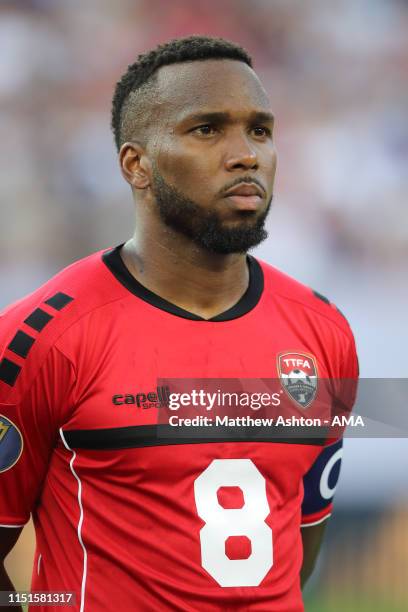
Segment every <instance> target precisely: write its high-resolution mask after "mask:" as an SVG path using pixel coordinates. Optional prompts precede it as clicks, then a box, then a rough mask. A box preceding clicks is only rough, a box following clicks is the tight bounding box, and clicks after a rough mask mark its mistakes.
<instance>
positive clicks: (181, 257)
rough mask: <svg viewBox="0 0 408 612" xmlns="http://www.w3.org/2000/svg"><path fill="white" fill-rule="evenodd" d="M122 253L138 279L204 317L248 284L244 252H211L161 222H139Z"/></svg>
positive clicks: (233, 301) (222, 307)
mask: <svg viewBox="0 0 408 612" xmlns="http://www.w3.org/2000/svg"><path fill="white" fill-rule="evenodd" d="M121 256H122V259H123V261H124V263H125V265H126V267H127V268H128V270H129V272H130V273H131V274H132V275H133V276H134V277H135V278H136V279H137V280H138V281H139V282H140V283H141V284H142V285H144V286H145V287H147V288H148V289H150V290H151V291H153V292H154V293H157V294H158V295H159V296H161V297H162V298H164V299H166V300H168V301H169V302H171V303H173V304H175V305H177V306H179V307H180V308H183V309H184V310H187V311H189V312H192V313H194V314H196V315H198V316H200V317H203V318H204V319H210V318H212V317H214V316H216V315H218V314H220V313H221V312H224V311H226V310H228V308H231V307H232V306H233V305H234V304H236V303H237V302H238V300H239V299H240V298H241V297H242V295H243V294H244V293H245V291H246V289H247V287H248V282H249V273H248V267H247V264H246V255H245V254H244V253H232V254H229V255H218V254H216V253H210V252H208V251H206V250H205V249H203V248H200V247H199V246H197V245H195V244H194V243H192V242H191V240H189V239H188V238H186V237H184V236H181V235H180V234H178V233H176V232H173V230H171V229H170V228H168V227H165V226H162V225H161V224H156V227H154V228H152V227H149V228H146V227H144V228H142V227H140V225H139V224H138V229H137V231H136V232H135V234H134V236H133V237H132V238H131V239H130V240H128V241H127V242H126V244H125V245H124V246H123V247H122V250H121Z"/></svg>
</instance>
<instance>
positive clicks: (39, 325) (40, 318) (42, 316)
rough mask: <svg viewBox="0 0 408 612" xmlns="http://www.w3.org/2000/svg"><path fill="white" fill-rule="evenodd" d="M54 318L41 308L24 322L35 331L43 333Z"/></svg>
mask: <svg viewBox="0 0 408 612" xmlns="http://www.w3.org/2000/svg"><path fill="white" fill-rule="evenodd" d="M53 318H54V317H53V316H52V315H50V314H48V313H47V312H45V310H42V309H41V308H36V309H35V310H34V312H32V313H31V314H30V315H29V316H28V317H27V318H26V319H25V321H24V323H25V324H26V325H28V326H29V327H32V329H35V331H38V332H39V331H41V330H42V329H44V327H45V326H46V325H47V323H49V322H50V321H51V319H53Z"/></svg>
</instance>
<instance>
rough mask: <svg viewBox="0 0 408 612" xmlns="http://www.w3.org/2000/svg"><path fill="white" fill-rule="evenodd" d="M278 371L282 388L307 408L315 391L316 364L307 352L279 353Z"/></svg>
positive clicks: (299, 404)
mask: <svg viewBox="0 0 408 612" xmlns="http://www.w3.org/2000/svg"><path fill="white" fill-rule="evenodd" d="M277 360H278V363H277V366H278V373H279V378H280V379H281V382H282V386H283V389H284V390H285V391H286V393H287V395H288V396H289V397H290V399H291V400H292V401H294V402H295V403H296V404H297V405H298V406H300V407H301V408H308V406H310V404H311V403H312V402H313V400H314V399H315V397H316V393H317V380H318V378H317V365H316V360H315V358H314V357H313V355H310V354H309V353H294V352H293V353H280V354H279V355H278V357H277Z"/></svg>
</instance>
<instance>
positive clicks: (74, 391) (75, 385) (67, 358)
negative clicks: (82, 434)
mask: <svg viewBox="0 0 408 612" xmlns="http://www.w3.org/2000/svg"><path fill="white" fill-rule="evenodd" d="M53 348H55V350H56V351H58V352H59V353H60V354H61V355H62V356H63V357H64V358H65V359H66V360H67V361H68V362H69V364H70V366H71V368H72V371H73V373H74V377H75V381H74V385H73V395H74V404H75V405H76V403H77V397H76V390H77V382H78V373H77V369H76V367H75V364H74V362H73V360H72V359H71V358H70V357H69V356H68V355H66V354H65V352H64V351H63V350H62V349H61V348H60V347H59V346H56V345H55V344H54V345H53ZM47 355H48V353H47Z"/></svg>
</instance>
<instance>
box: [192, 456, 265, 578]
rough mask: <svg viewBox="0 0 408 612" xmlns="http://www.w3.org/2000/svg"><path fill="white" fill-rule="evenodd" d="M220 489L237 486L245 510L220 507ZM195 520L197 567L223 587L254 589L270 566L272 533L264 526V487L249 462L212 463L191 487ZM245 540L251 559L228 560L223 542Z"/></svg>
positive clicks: (263, 479)
mask: <svg viewBox="0 0 408 612" xmlns="http://www.w3.org/2000/svg"><path fill="white" fill-rule="evenodd" d="M220 487H239V488H240V489H241V490H242V493H243V496H244V505H243V507H242V508H239V509H235V508H234V509H225V508H223V507H222V506H221V505H220V504H219V502H218V498H217V491H218V489H219V488H220ZM194 495H195V501H196V506H197V512H198V515H199V517H200V518H201V519H202V520H203V521H205V523H206V524H205V526H204V527H203V528H202V529H201V531H200V541H201V563H202V566H203V568H204V569H206V570H207V572H208V573H209V574H211V576H212V577H213V578H214V579H215V580H216V581H217V582H218V584H219V585H220V586H223V587H237V586H258V585H259V584H260V583H261V582H262V580H263V579H264V577H265V576H266V574H267V573H268V571H269V570H270V569H271V567H272V565H273V545H272V530H271V529H270V527H268V525H267V524H266V523H265V519H266V517H267V516H268V514H269V512H270V508H269V505H268V500H267V497H266V482H265V478H264V477H263V476H262V474H261V473H260V471H259V470H258V468H257V467H256V466H255V465H254V464H253V463H252V461H251V460H250V459H214V460H213V461H212V462H211V463H210V465H209V466H208V468H207V469H206V470H204V472H203V473H202V474H200V476H198V478H197V479H196V480H195V482H194ZM230 536H247V537H248V538H249V540H250V541H251V554H250V555H249V557H248V558H247V559H229V558H228V557H227V555H226V554H225V541H226V540H227V538H228V537H230Z"/></svg>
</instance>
